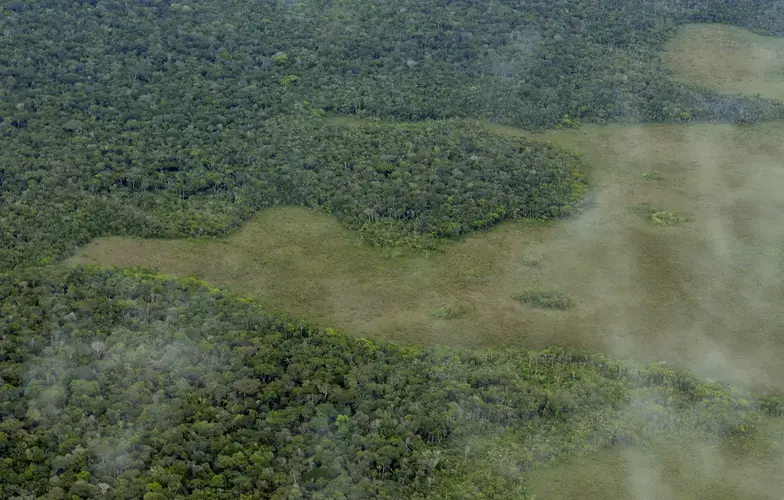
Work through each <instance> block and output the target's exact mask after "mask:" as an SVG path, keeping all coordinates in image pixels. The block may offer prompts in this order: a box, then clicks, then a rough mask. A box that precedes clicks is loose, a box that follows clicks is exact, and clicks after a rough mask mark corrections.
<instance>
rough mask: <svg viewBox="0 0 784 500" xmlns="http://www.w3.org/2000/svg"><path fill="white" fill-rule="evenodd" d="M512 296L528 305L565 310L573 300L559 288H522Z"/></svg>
mask: <svg viewBox="0 0 784 500" xmlns="http://www.w3.org/2000/svg"><path fill="white" fill-rule="evenodd" d="M512 298H513V299H515V300H517V301H519V302H521V303H523V304H525V305H527V306H529V307H539V308H541V309H559V310H561V311H565V310H567V309H571V308H572V307H574V301H573V300H572V299H570V298H569V296H568V295H566V294H565V293H563V292H562V291H560V290H523V291H522V292H520V293H518V294H515V295H514V296H513V297H512Z"/></svg>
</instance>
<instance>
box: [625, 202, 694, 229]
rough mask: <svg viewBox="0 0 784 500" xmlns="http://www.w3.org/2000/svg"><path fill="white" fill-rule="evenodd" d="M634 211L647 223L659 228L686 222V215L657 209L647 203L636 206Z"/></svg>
mask: <svg viewBox="0 0 784 500" xmlns="http://www.w3.org/2000/svg"><path fill="white" fill-rule="evenodd" d="M633 210H634V211H635V212H636V213H638V214H639V215H640V216H641V217H642V218H644V219H645V220H646V221H648V222H650V223H652V224H656V225H658V226H677V225H678V224H680V223H682V222H684V221H685V220H686V217H685V216H684V215H681V214H676V213H673V212H670V211H668V210H662V209H659V208H655V207H652V206H650V205H648V204H646V203H641V204H639V205H637V206H635V207H634V209H633Z"/></svg>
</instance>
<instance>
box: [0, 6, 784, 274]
mask: <svg viewBox="0 0 784 500" xmlns="http://www.w3.org/2000/svg"><path fill="white" fill-rule="evenodd" d="M781 17H782V13H781V9H780V8H778V7H777V3H776V2H773V1H765V2H756V1H755V2H751V1H734V2H725V1H718V0H716V1H708V0H703V1H691V2H680V1H677V2H676V1H658V0H657V1H655V2H648V1H635V2H632V3H628V2H626V3H625V4H624V6H623V7H619V6H618V5H617V2H610V1H606V0H593V1H579V2H576V1H558V2H551V1H549V0H547V1H545V0H537V1H533V2H528V1H527V2H516V1H510V2H491V3H489V4H485V3H481V2H471V1H468V0H461V1H444V0H426V1H416V2H413V1H408V0H405V1H402V2H378V3H374V2H366V1H364V0H362V1H359V0H342V1H334V2H326V3H325V2H313V1H303V2H294V1H293V0H291V1H290V0H286V1H276V2H240V1H232V2H229V3H226V2H220V3H216V2H212V1H197V2H186V3H171V2H168V1H151V2H115V1H101V2H98V1H90V2H75V3H71V4H69V5H67V6H64V5H60V4H55V3H47V2H32V1H22V0H12V1H11V2H8V3H7V4H6V5H5V7H3V8H2V9H0V32H2V35H3V40H4V43H3V44H0V188H1V189H2V192H1V193H0V194H1V197H0V241H2V245H0V252H1V253H0V257H1V258H0V262H1V263H2V265H1V267H2V268H13V267H16V266H18V265H31V264H32V265H34V264H39V263H46V262H51V261H52V260H54V259H57V258H59V257H62V256H65V255H68V254H69V253H71V252H72V251H73V248H74V247H75V246H76V245H79V244H82V243H84V242H85V241H87V240H88V239H90V238H92V237H95V236H98V235H105V234H132V235H138V236H197V235H203V236H209V235H212V236H215V235H220V234H224V233H225V232H226V231H227V230H230V229H232V228H234V227H236V225H237V224H238V223H239V222H240V221H241V220H244V219H247V218H248V217H249V216H250V215H252V214H253V213H254V212H255V211H257V210H258V209H260V208H262V207H265V206H269V205H270V204H276V203H304V204H308V205H312V206H317V207H320V208H322V209H327V210H329V207H330V206H331V205H334V204H335V203H337V204H338V205H340V204H341V203H343V201H342V200H343V199H344V196H345V192H346V190H349V191H351V190H355V191H363V192H365V194H364V198H365V199H363V200H361V201H362V202H363V203H364V205H363V206H346V207H344V208H345V210H346V214H345V215H346V219H347V223H348V225H349V226H350V227H353V228H355V229H360V228H362V227H365V229H366V231H365V233H366V234H365V236H366V239H367V240H368V241H369V242H371V243H375V244H396V245H400V244H402V245H409V246H422V245H424V246H432V242H428V241H427V240H428V239H432V237H433V236H436V237H438V236H448V235H454V234H460V233H463V232H465V231H466V230H469V229H475V228H478V227H486V226H488V225H490V224H492V222H493V221H494V220H497V219H498V218H499V217H500V218H505V217H518V216H528V215H541V214H542V213H545V214H548V213H552V206H553V203H555V205H556V206H559V205H565V204H569V200H565V199H559V200H555V199H554V198H552V196H551V195H553V194H554V193H549V194H548V195H547V196H548V198H547V199H545V200H542V201H541V202H539V201H537V202H535V203H539V204H540V206H537V207H534V208H533V209H532V208H531V207H528V206H526V204H530V200H531V199H533V198H536V195H534V194H529V195H525V196H523V197H522V198H521V197H520V193H519V192H518V193H513V192H510V191H509V189H508V182H509V178H508V177H504V176H503V175H501V176H498V175H496V174H495V173H493V172H485V170H486V169H487V168H493V167H487V166H486V165H484V166H483V165H471V164H467V165H464V166H462V168H460V170H461V171H462V172H463V173H464V176H465V177H466V178H464V179H457V180H456V182H457V183H458V184H459V183H464V184H468V183H470V182H471V180H470V179H468V178H469V177H472V176H474V175H475V176H477V180H478V181H479V182H477V183H476V185H475V188H476V190H475V191H474V192H473V193H471V194H470V195H468V196H469V197H473V198H475V202H476V203H477V204H479V203H485V206H481V207H476V206H474V207H471V208H470V209H469V211H470V212H471V213H470V214H465V217H466V218H465V219H460V218H458V217H457V215H458V214H462V213H463V212H462V211H463V209H464V208H465V205H464V204H462V203H461V202H459V201H457V202H455V201H446V202H444V199H447V200H448V198H449V196H450V193H451V192H452V189H455V188H457V187H458V186H457V184H454V185H452V186H445V187H444V188H443V189H441V190H440V191H439V193H438V195H437V196H436V197H435V198H434V199H432V200H430V199H428V200H423V199H421V198H420V197H417V196H409V197H407V199H404V200H398V201H397V203H396V205H395V206H388V205H387V204H386V200H384V198H388V196H389V194H390V193H392V192H396V191H399V187H398V185H399V183H400V182H403V180H404V179H402V178H401V177H399V176H398V177H395V176H393V175H391V174H390V175H386V174H383V178H382V177H380V176H378V175H376V174H372V175H371V176H370V177H367V176H365V177H362V176H361V175H358V174H357V172H354V173H351V174H347V173H346V172H339V174H336V172H338V171H337V170H336V169H335V166H334V165H333V166H332V167H330V168H328V169H318V168H315V169H314V167H316V166H315V164H314V156H313V155H310V154H309V153H308V152H306V151H303V150H299V151H297V150H293V151H285V153H286V154H284V152H282V150H281V149H280V148H283V149H287V148H288V146H289V144H291V141H292V140H295V141H299V140H300V139H299V138H296V139H292V138H293V135H292V132H291V131H290V129H292V128H294V129H300V130H301V129H302V127H309V126H310V122H315V121H316V119H317V118H318V117H319V116H321V115H324V114H349V115H356V116H361V117H385V118H392V119H396V120H425V119H441V118H454V117H467V118H478V119H489V120H492V121H495V122H499V123H504V124H510V125H515V126H519V127H523V128H539V127H551V126H567V127H571V126H578V125H579V123H580V122H605V121H612V120H614V121H618V120H621V121H689V120H728V121H734V122H744V121H753V120H765V119H772V118H777V117H782V116H784V106H782V105H781V104H780V103H777V102H775V101H772V100H765V99H761V98H755V97H742V96H723V95H719V94H716V93H714V92H710V91H707V90H705V89H701V88H696V87H693V86H689V85H686V84H683V83H677V82H675V81H674V80H673V79H671V78H670V76H669V74H668V72H667V71H666V70H665V68H664V67H663V65H662V64H661V62H660V60H659V58H658V55H657V50H658V49H659V48H660V46H661V45H662V43H663V42H664V41H665V39H666V38H667V36H668V35H669V34H671V33H672V32H673V29H674V27H675V26H676V25H677V24H679V23H683V22H689V21H725V22H732V23H735V24H739V25H741V26H746V27H749V28H753V29H756V30H757V31H760V32H765V33H774V34H775V33H777V31H776V30H777V29H778V30H780V29H781V26H783V25H784V24H783V23H781ZM287 119H291V120H295V121H297V122H298V123H297V124H291V123H289V122H285V121H284V122H281V121H280V120H287ZM313 127H314V128H315V129H316V132H315V133H316V134H319V133H321V132H320V131H324V128H321V127H323V126H322V125H318V124H313ZM444 127H447V126H438V127H436V128H437V129H438V130H436V131H435V132H434V133H433V134H432V135H430V137H429V138H428V141H429V142H428V147H430V148H433V149H440V150H441V152H442V153H441V154H439V153H434V154H432V156H433V159H432V160H431V159H427V158H422V159H421V160H419V159H417V158H410V157H409V155H412V154H413V155H414V156H417V155H419V156H420V157H421V155H424V156H425V157H427V156H430V155H431V153H432V151H431V152H428V151H421V150H418V151H411V150H412V149H416V148H420V149H421V144H416V145H414V146H409V145H407V144H403V145H392V144H389V145H388V146H378V147H379V149H386V150H387V151H385V152H384V154H382V155H379V156H378V157H377V158H375V159H374V160H373V161H374V162H375V163H376V165H373V168H375V169H376V170H377V171H381V172H384V171H387V170H390V167H389V166H388V165H387V164H395V161H398V162H407V163H408V164H409V170H410V172H409V173H410V174H411V175H412V177H411V178H410V179H407V180H405V182H407V183H408V184H409V185H410V184H412V183H413V184H416V187H415V188H414V190H419V191H423V190H425V185H426V183H428V182H430V179H432V177H433V176H434V175H436V176H438V175H439V174H438V172H440V170H439V167H438V166H437V165H435V164H434V161H435V160H436V159H438V160H439V161H440V160H443V159H444V155H446V156H447V157H448V156H450V155H451V156H454V155H458V156H461V157H462V158H463V159H466V158H467V159H468V162H469V163H471V162H476V161H477V160H471V158H473V157H474V156H479V157H480V159H479V160H478V161H479V162H480V163H482V162H484V163H488V162H489V163H492V162H490V159H488V158H487V157H486V156H485V157H482V154H473V153H472V152H471V151H470V150H471V148H472V146H471V144H470V143H471V141H472V138H471V137H464V136H465V134H468V135H474V134H478V135H482V134H480V133H479V132H470V131H469V130H466V127H462V128H461V130H460V131H459V132H457V131H449V130H447V129H446V128H444ZM323 133H325V134H326V136H322V137H323V139H324V140H327V138H328V137H331V136H334V135H335V134H336V132H333V131H330V130H326V131H324V132H323ZM455 134H460V135H461V136H463V137H461V138H460V139H456V138H455V137H453V136H454V135H455ZM305 135H308V134H307V133H306V134H305ZM370 135H379V131H378V130H377V129H373V130H372V131H371V132H370ZM381 135H383V133H381ZM394 135H396V136H397V137H395V138H393V139H395V140H399V138H400V136H401V135H407V136H408V137H411V139H408V140H410V141H413V142H415V139H414V136H415V135H416V134H406V132H405V130H403V131H401V132H400V133H399V134H394ZM362 136H363V133H361V132H359V131H357V132H355V133H354V134H352V135H351V136H350V137H342V138H341V139H340V143H339V145H338V144H336V145H335V146H336V147H335V148H334V150H335V151H340V150H344V149H345V148H347V149H346V150H358V149H360V148H374V147H377V146H376V145H375V144H374V143H373V139H370V138H363V137H362ZM302 140H303V141H304V140H306V138H303V139H302ZM478 140H479V141H480V142H481V141H495V142H498V141H499V140H500V139H490V138H487V136H486V134H485V137H484V138H482V137H480V138H478ZM355 141H356V142H355ZM422 142H424V141H422ZM349 143H351V144H349ZM507 143H509V141H507ZM528 146H529V144H527V143H526V142H525V141H522V140H521V141H520V145H519V146H514V145H512V144H507V146H506V147H508V148H512V149H513V148H514V147H521V148H523V149H524V148H526V147H528ZM459 148H463V150H462V151H460V149H459ZM369 154H371V155H372V153H369ZM505 154H506V153H505ZM509 154H511V156H509V158H510V159H514V155H515V154H518V153H513V152H510V153H509ZM519 154H521V155H522V156H525V161H526V162H529V164H531V165H533V167H532V168H533V169H535V170H537V171H539V172H541V171H545V170H548V169H549V168H550V167H551V166H552V162H551V160H552V159H553V158H554V157H553V156H552V155H553V154H555V153H543V154H542V155H540V154H539V153H537V152H534V153H530V152H525V151H524V152H522V153H519ZM274 155H278V157H277V158H274ZM337 155H338V156H340V153H337ZM393 156H394V157H396V158H397V159H396V160H395V159H393V158H392V157H393ZM538 156H543V158H541V159H540V158H537V157H538ZM271 157H272V158H271ZM366 158H367V156H366ZM271 159H272V160H273V161H270V160H271ZM368 159H369V158H368ZM446 159H447V160H449V161H452V158H446ZM333 160H334V161H339V160H341V158H339V157H335V158H334V159H333ZM318 161H320V162H322V163H324V162H328V163H329V162H330V161H331V160H330V159H326V158H321V159H319V160H318ZM461 161H463V160H461ZM397 169H399V171H400V174H399V175H403V177H405V168H401V167H400V165H398V167H395V168H394V169H392V170H397ZM316 170H318V172H316ZM314 172H316V173H315V174H314ZM328 172H332V174H333V175H330V174H329V173H328ZM547 175H548V176H549V174H547ZM554 175H555V177H556V179H554V180H558V178H559V175H561V174H558V173H556V174H554ZM358 177H359V178H358ZM303 178H304V179H305V180H306V182H307V183H308V185H309V186H310V188H309V191H308V192H307V193H303V192H297V193H292V192H291V191H290V187H291V185H292V183H295V182H297V181H299V180H300V179H303ZM532 182H533V183H534V184H536V183H537V182H540V183H542V182H545V179H543V178H542V179H538V178H534V179H532ZM336 183H342V185H341V186H336ZM259 184H261V185H259ZM350 184H353V186H352V185H350ZM533 189H536V188H533ZM553 189H555V191H558V192H560V193H563V192H565V189H566V188H565V187H563V186H554V187H553ZM484 191H489V192H491V194H488V196H487V197H483V196H484ZM247 193H251V194H247ZM333 197H334V198H333ZM482 200H484V201H482ZM526 200H528V201H526ZM358 201H360V200H353V201H352V203H356V202H358ZM545 205H546V206H545ZM336 210H337V211H340V210H341V208H337V209H336ZM499 210H502V211H503V213H501V214H500V215H499V212H498V211H499ZM161 214H163V215H161ZM431 214H432V216H431ZM453 215H454V216H453ZM363 218H364V219H366V220H365V221H364V222H367V221H368V220H369V221H370V222H371V223H370V224H369V225H368V224H363V223H361V221H362V219H363ZM423 240H424V241H423Z"/></svg>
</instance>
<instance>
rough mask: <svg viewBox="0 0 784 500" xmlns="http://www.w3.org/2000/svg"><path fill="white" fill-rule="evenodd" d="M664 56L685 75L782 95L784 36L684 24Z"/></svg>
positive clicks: (713, 85) (713, 84) (721, 87)
mask: <svg viewBox="0 0 784 500" xmlns="http://www.w3.org/2000/svg"><path fill="white" fill-rule="evenodd" d="M662 58H663V60H664V62H665V64H666V65H667V66H668V67H669V68H670V69H672V70H673V71H674V72H675V74H676V75H677V76H678V77H679V78H680V79H681V80H684V81H686V82H689V83H697V84H700V85H704V86H705V87H708V88H710V89H712V90H717V91H720V92H740V93H748V94H757V93H758V94H760V95H762V96H763V97H771V98H774V99H779V100H784V39H781V38H776V37H772V36H763V35H757V34H755V33H752V32H750V31H748V30H745V29H742V28H736V27H734V26H727V25H723V24H688V25H684V26H680V27H679V28H678V31H677V33H676V35H675V36H674V37H673V38H672V39H671V40H669V41H668V43H667V45H666V46H665V50H664V53H663V54H662Z"/></svg>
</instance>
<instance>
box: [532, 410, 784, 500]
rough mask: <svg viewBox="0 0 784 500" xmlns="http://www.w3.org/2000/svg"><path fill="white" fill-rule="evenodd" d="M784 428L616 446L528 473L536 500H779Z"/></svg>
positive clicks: (771, 425)
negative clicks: (747, 436)
mask: <svg viewBox="0 0 784 500" xmlns="http://www.w3.org/2000/svg"><path fill="white" fill-rule="evenodd" d="M783 431H784V427H782V425H781V422H780V421H778V420H771V421H770V422H768V423H767V426H766V428H764V429H762V431H761V432H760V435H759V436H758V438H757V440H756V441H754V442H750V443H738V442H733V441H731V440H726V441H724V442H722V443H698V442H694V441H693V440H684V441H679V442H654V443H651V444H649V445H647V446H645V447H641V446H618V447H614V448H611V449H608V450H605V451H602V452H600V453H597V454H593V455H587V456H585V457H580V458H576V459H573V460H570V461H568V462H566V463H562V464H559V465H556V466H554V467H549V468H539V469H535V470H534V471H533V472H532V473H531V474H530V476H529V478H530V480H531V490H532V492H533V493H534V494H535V495H536V498H537V500H583V499H586V498H591V499H593V498H597V499H599V498H601V499H635V500H661V499H665V498H666V499H678V500H727V499H735V498H737V499H748V498H754V499H756V500H780V499H781V498H782V492H783V491H784V476H782V474H781V471H782V470H784V432H783Z"/></svg>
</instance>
